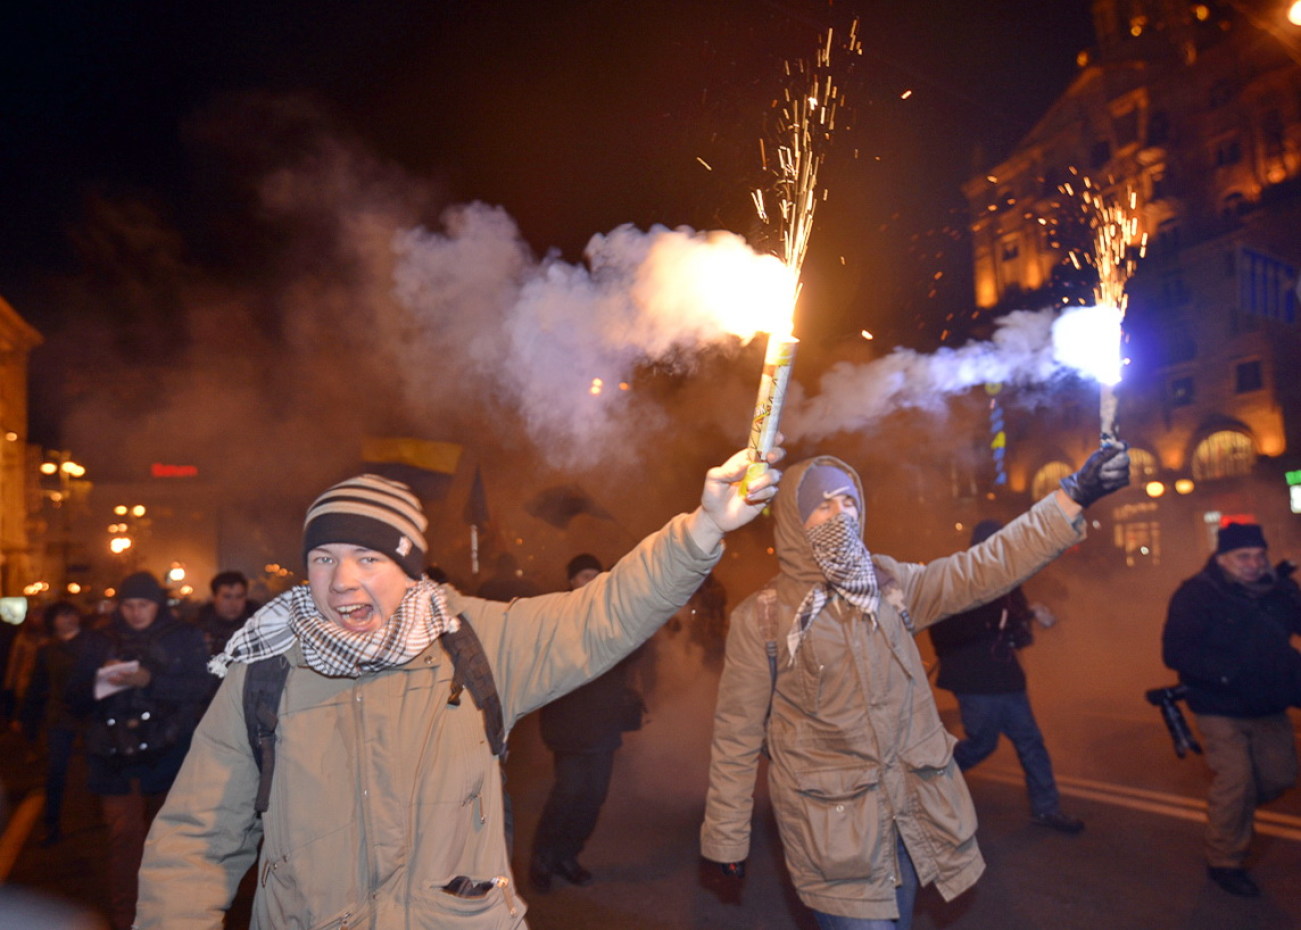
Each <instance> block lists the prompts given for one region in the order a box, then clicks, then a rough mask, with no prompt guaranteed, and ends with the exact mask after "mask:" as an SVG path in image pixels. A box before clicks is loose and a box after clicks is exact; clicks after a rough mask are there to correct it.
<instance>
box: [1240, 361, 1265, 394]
mask: <svg viewBox="0 0 1301 930" xmlns="http://www.w3.org/2000/svg"><path fill="white" fill-rule="evenodd" d="M1264 386H1265V372H1264V369H1263V368H1262V367H1261V364H1260V359H1253V360H1252V361H1250V362H1239V363H1238V364H1237V365H1235V366H1234V367H1233V390H1234V392H1235V393H1238V394H1248V393H1250V392H1252V391H1259V390H1260V389H1261V388H1263V387H1264Z"/></svg>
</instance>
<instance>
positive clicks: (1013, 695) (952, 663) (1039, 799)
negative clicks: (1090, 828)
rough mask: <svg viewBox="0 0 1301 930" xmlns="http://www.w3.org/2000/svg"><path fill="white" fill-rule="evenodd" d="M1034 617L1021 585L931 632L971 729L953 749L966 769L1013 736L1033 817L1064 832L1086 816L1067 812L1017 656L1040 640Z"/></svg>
mask: <svg viewBox="0 0 1301 930" xmlns="http://www.w3.org/2000/svg"><path fill="white" fill-rule="evenodd" d="M1002 528H1003V524H1002V523H1000V522H999V521H997V520H983V521H981V522H980V523H977V524H976V526H975V527H974V528H973V529H972V531H971V544H972V545H973V546H975V545H977V544H979V543H982V542H984V541H985V540H986V539H988V538H989V537H991V536H993V535H994V534H995V533H997V532H998V531H999V530H1001V529H1002ZM1034 616H1035V614H1034V610H1032V609H1031V607H1030V604H1029V603H1028V602H1027V601H1026V597H1025V592H1024V591H1022V590H1021V588H1020V587H1019V586H1018V587H1016V588H1013V589H1012V590H1011V591H1009V592H1008V593H1007V594H1004V595H1003V596H1002V597H1000V598H997V599H996V600H993V601H990V602H989V603H987V604H982V605H981V606H979V607H974V608H972V609H971V610H967V611H963V612H962V613H960V614H954V615H953V616H951V617H948V618H947V619H945V620H942V621H940V622H939V623H937V624H936V625H935V626H933V627H931V628H930V629H929V630H928V631H927V632H928V633H930V637H931V645H933V646H934V647H935V655H936V658H938V659H939V663H940V671H939V675H938V676H937V678H936V681H935V683H936V685H938V686H939V687H941V688H943V689H944V690H946V691H952V692H953V694H954V697H956V698H957V699H958V712H959V714H960V715H961V717H962V730H963V733H964V734H965V738H964V739H962V740H961V741H960V742H959V743H958V744H957V746H955V747H954V748H953V758H954V759H955V760H956V761H957V763H958V768H960V769H961V770H962V771H964V772H965V771H967V770H968V769H970V768H972V767H974V766H975V765H976V764H977V763H979V762H981V761H982V760H983V759H985V758H986V757H987V756H989V754H990V753H992V752H993V751H994V750H995V749H996V748H997V747H998V737H999V736H1000V735H1006V736H1007V738H1008V739H1010V740H1011V741H1012V745H1013V746H1014V747H1015V748H1016V755H1017V758H1018V759H1019V760H1020V761H1021V769H1022V771H1024V772H1025V787H1026V791H1027V792H1028V793H1029V795H1030V819H1031V820H1033V821H1034V822H1035V823H1037V824H1042V825H1043V826H1045V827H1052V828H1053V829H1054V830H1060V831H1062V832H1063V833H1079V832H1080V831H1081V830H1083V829H1084V821H1082V820H1080V819H1079V818H1076V817H1072V816H1070V815H1069V814H1066V813H1064V812H1063V811H1062V808H1061V796H1060V794H1059V793H1058V791H1057V782H1056V780H1055V779H1054V778H1053V764H1052V760H1051V759H1050V758H1049V757H1048V749H1047V747H1045V746H1044V738H1043V734H1042V733H1041V732H1040V731H1039V724H1038V723H1036V722H1035V719H1034V711H1033V710H1031V709H1030V696H1029V695H1028V694H1027V693H1026V684H1025V672H1024V671H1023V670H1022V668H1021V663H1020V662H1019V661H1017V657H1016V653H1017V650H1019V649H1023V648H1024V647H1026V646H1028V645H1030V643H1032V642H1033V641H1034V633H1033V631H1032V630H1031V623H1032V622H1033V620H1034Z"/></svg>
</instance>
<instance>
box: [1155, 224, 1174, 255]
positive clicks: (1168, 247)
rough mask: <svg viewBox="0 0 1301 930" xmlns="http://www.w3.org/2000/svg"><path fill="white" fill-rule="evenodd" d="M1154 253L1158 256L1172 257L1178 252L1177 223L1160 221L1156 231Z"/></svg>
mask: <svg viewBox="0 0 1301 930" xmlns="http://www.w3.org/2000/svg"><path fill="white" fill-rule="evenodd" d="M1154 251H1155V252H1156V253H1157V254H1158V255H1174V254H1175V253H1176V252H1178V251H1179V221H1178V220H1174V219H1170V220H1162V221H1161V225H1160V227H1159V228H1158V229H1157V231H1156V243H1155V248H1154Z"/></svg>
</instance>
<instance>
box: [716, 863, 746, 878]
mask: <svg viewBox="0 0 1301 930" xmlns="http://www.w3.org/2000/svg"><path fill="white" fill-rule="evenodd" d="M718 867H719V868H720V869H722V870H723V876H724V877H725V878H745V860H744V859H742V860H741V861H740V862H720V863H718Z"/></svg>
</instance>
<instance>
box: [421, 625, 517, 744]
mask: <svg viewBox="0 0 1301 930" xmlns="http://www.w3.org/2000/svg"><path fill="white" fill-rule="evenodd" d="M457 619H459V620H460V621H461V623H460V628H459V629H457V630H455V631H452V630H446V631H444V632H443V634H442V635H441V636H439V637H438V641H439V642H440V643H442V644H443V648H444V649H445V650H447V654H448V655H449V656H451V659H452V693H451V696H450V697H449V698H448V699H447V703H448V704H451V705H452V706H453V707H456V706H459V705H460V703H461V691H462V690H467V691H469V692H470V697H472V698H474V703H475V706H476V707H478V708H479V710H480V712H481V713H482V714H483V729H484V731H485V732H486V733H487V735H488V746H489V748H491V749H492V754H493V755H494V756H496V757H497V758H498V759H500V760H501V761H503V762H504V761H506V721H505V717H504V716H503V714H502V710H501V697H500V696H499V695H498V694H497V682H496V681H495V680H494V679H493V677H492V666H490V665H489V664H488V656H487V653H485V652H484V651H483V643H481V642H480V641H479V635H478V634H477V633H475V632H474V627H472V626H470V621H469V620H468V619H467V618H466V616H465V614H458V615H457Z"/></svg>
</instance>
